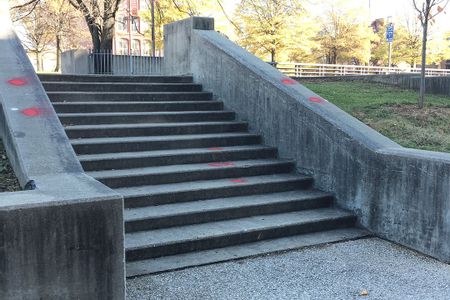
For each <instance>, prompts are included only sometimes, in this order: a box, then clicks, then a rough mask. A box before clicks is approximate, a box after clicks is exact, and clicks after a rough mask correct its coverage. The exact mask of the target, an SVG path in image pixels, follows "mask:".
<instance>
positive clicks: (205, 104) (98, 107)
mask: <svg viewBox="0 0 450 300" xmlns="http://www.w3.org/2000/svg"><path fill="white" fill-rule="evenodd" d="M53 107H54V108H55V111H56V112H57V113H97V112H103V113H108V112H155V111H208V110H222V109H223V103H222V102H212V101H211V102H209V101H201V102H199V103H188V102H186V103H183V102H181V103H176V102H174V103H151V102H148V103H144V104H142V103H135V104H133V103H131V104H109V103H107V104H89V105H86V104H84V103H83V104H77V103H55V104H54V105H53Z"/></svg>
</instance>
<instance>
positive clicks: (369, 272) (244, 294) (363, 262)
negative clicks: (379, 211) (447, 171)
mask: <svg viewBox="0 0 450 300" xmlns="http://www.w3.org/2000/svg"><path fill="white" fill-rule="evenodd" d="M364 290H366V291H367V292H368V295H367V296H361V295H360V293H361V292H362V291H364ZM135 299H136V300H137V299H139V300H145V299H152V300H156V299H164V300H176V299H183V300H190V299H205V300H207V299H214V300H216V299H217V300H221V299H227V300H230V299H240V300H247V299H258V300H265V299H270V300H271V299H277V300H284V299H286V300H287V299H289V300H291V299H450V266H449V265H447V264H444V263H441V262H439V261H437V260H435V259H432V258H429V257H427V256H424V255H421V254H419V253H417V252H414V251H411V250H409V249H407V248H404V247H401V246H398V245H396V244H393V243H390V242H387V241H384V240H381V239H378V238H368V239H360V240H354V241H348V242H343V243H337V244H331V245H325V246H317V247H310V248H304V249H301V250H298V251H290V252H287V253H283V254H277V255H267V256H263V257H257V258H252V259H244V260H238V261H231V262H227V263H220V264H214V265H209V266H203V267H197V268H190V269H186V270H182V271H176V272H170V273H163V274H159V275H152V276H144V277H137V278H134V279H128V280H127V300H135Z"/></svg>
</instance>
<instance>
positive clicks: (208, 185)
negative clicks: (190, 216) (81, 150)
mask: <svg viewBox="0 0 450 300" xmlns="http://www.w3.org/2000/svg"><path fill="white" fill-rule="evenodd" d="M309 179H311V177H310V176H306V175H300V174H291V173H289V174H273V175H262V176H248V177H245V182H240V183H235V182H232V181H230V179H229V178H228V179H216V180H199V181H191V182H181V183H169V184H158V185H144V186H134V187H122V188H115V189H114V190H115V191H116V192H118V193H119V194H122V195H123V196H124V197H136V196H150V195H159V194H170V193H173V192H174V191H175V192H183V191H201V190H207V189H212V188H221V187H234V186H236V184H239V185H240V186H245V185H247V186H249V185H254V184H268V183H274V182H285V181H292V180H309Z"/></svg>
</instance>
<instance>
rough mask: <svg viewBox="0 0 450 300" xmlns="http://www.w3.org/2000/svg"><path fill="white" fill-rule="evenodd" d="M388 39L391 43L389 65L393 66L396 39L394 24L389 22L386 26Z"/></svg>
mask: <svg viewBox="0 0 450 300" xmlns="http://www.w3.org/2000/svg"><path fill="white" fill-rule="evenodd" d="M386 41H387V42H388V43H389V62H388V67H389V69H390V68H391V61H392V42H393V41H394V24H392V23H389V24H388V25H387V27H386Z"/></svg>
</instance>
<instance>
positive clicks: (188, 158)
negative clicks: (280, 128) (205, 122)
mask: <svg viewBox="0 0 450 300" xmlns="http://www.w3.org/2000/svg"><path fill="white" fill-rule="evenodd" d="M276 155H277V151H276V149H270V148H268V149H258V150H245V151H233V152H220V153H217V152H216V153H215V152H211V153H199V154H195V153H193V154H192V153H190V154H180V155H167V156H165V155H162V156H158V157H141V158H128V159H123V158H118V159H108V160H97V161H83V160H82V161H81V165H82V166H83V169H84V170H85V171H95V170H112V169H114V170H120V169H128V168H142V167H154V166H167V165H181V164H195V163H207V162H213V161H233V160H246V159H263V158H275V157H276Z"/></svg>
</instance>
